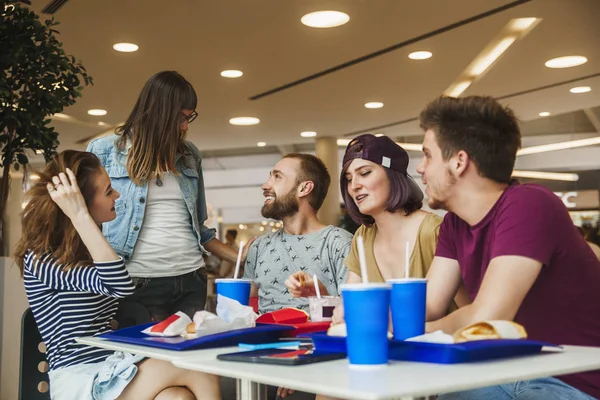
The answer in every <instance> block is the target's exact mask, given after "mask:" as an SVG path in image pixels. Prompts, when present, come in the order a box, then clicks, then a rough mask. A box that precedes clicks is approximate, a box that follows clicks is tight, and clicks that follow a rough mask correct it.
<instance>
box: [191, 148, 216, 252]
mask: <svg viewBox="0 0 600 400" xmlns="http://www.w3.org/2000/svg"><path fill="white" fill-rule="evenodd" d="M197 159H198V198H197V200H196V208H197V211H198V224H199V229H200V242H201V243H202V244H204V243H207V242H209V241H211V240H212V239H214V238H215V237H216V236H217V231H216V229H214V228H209V227H207V226H206V225H204V222H205V221H206V219H207V218H208V212H207V211H206V193H205V192H204V176H203V175H202V159H201V158H200V154H199V152H198V154H197Z"/></svg>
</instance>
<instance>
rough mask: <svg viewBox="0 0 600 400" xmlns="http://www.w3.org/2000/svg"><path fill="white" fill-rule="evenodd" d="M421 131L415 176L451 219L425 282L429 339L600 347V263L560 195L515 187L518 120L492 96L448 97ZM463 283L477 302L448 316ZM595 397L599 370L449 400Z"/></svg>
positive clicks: (599, 393)
mask: <svg viewBox="0 0 600 400" xmlns="http://www.w3.org/2000/svg"><path fill="white" fill-rule="evenodd" d="M420 122H421V127H422V128H423V130H424V131H425V138H424V141H423V153H424V158H423V160H422V162H421V163H420V164H419V166H418V167H417V171H418V172H419V173H420V174H421V175H422V180H423V183H424V184H425V185H426V187H427V189H426V191H425V193H426V194H427V195H428V197H429V206H430V207H431V208H436V209H445V210H448V211H449V213H448V214H447V215H446V217H445V218H444V222H443V223H442V225H441V228H440V234H439V242H438V246H437V250H436V256H435V258H434V260H433V263H432V265H431V269H430V270H429V273H428V275H427V278H428V280H429V281H428V290H427V320H428V321H430V322H428V323H427V331H428V332H431V331H436V330H439V329H441V330H443V331H445V332H447V333H452V332H454V331H456V330H458V329H460V328H463V327H465V326H467V325H469V324H472V323H475V322H479V321H482V320H513V321H515V322H518V323H520V324H521V325H523V326H524V327H525V329H526V330H527V332H528V335H529V338H531V339H534V340H542V341H547V342H551V343H555V344H568V345H581V346H600V262H599V261H598V259H597V258H596V257H595V255H594V253H593V251H592V250H591V249H590V247H589V246H588V245H587V244H586V243H585V241H584V240H583V239H582V238H581V235H579V234H578V232H577V231H576V229H575V227H574V226H573V222H572V221H571V218H570V217H569V214H568V212H567V210H566V208H565V206H564V205H563V204H562V202H561V200H560V199H559V198H558V197H557V196H556V195H554V194H553V193H552V192H551V191H549V190H548V189H546V188H544V187H542V186H539V185H533V184H525V185H519V184H518V183H515V182H511V175H512V169H513V167H514V162H515V158H516V153H517V149H518V148H519V147H520V144H521V134H520V131H519V127H518V123H517V120H516V118H515V116H514V114H513V113H512V111H511V110H510V109H508V108H505V107H503V106H502V105H500V104H499V103H497V102H496V101H495V100H494V99H492V98H490V97H477V96H473V97H466V98H460V99H455V98H450V97H441V98H439V99H437V100H434V101H433V102H431V103H430V104H429V105H428V106H427V107H426V108H425V110H423V112H422V113H421V116H420ZM461 281H462V282H464V285H465V287H466V289H467V291H468V293H469V295H470V298H471V301H472V303H471V304H470V305H468V306H465V307H462V308H460V309H459V310H457V311H455V312H453V313H451V314H449V315H447V316H445V317H444V315H445V311H446V310H447V309H448V306H449V305H450V302H451V301H452V298H454V296H455V294H456V292H457V290H458V288H459V285H460V283H461ZM585 393H587V394H585ZM588 395H589V396H594V397H600V371H594V372H587V373H580V374H575V375H569V376H561V377H559V378H558V379H557V378H544V379H536V380H532V381H528V382H519V383H516V384H508V385H501V386H494V387H488V388H482V389H476V390H471V391H467V392H460V393H451V394H447V395H444V396H443V398H445V399H446V398H452V399H471V398H482V399H485V398H495V399H504V398H506V399H516V398H527V399H531V398H540V399H555V398H566V399H589V398H590V397H589V396H588ZM522 396H524V397H522Z"/></svg>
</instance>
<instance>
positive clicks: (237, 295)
mask: <svg viewBox="0 0 600 400" xmlns="http://www.w3.org/2000/svg"><path fill="white" fill-rule="evenodd" d="M244 244H245V242H243V241H241V242H240V249H239V251H238V255H237V260H236V263H235V270H234V273H233V278H223V279H216V280H215V283H216V284H217V296H218V295H221V296H224V297H229V298H230V299H233V300H237V301H238V302H240V304H242V305H244V306H247V305H248V304H249V303H250V289H251V287H252V281H251V280H250V279H243V278H238V275H239V273H240V264H241V262H242V253H243V251H244Z"/></svg>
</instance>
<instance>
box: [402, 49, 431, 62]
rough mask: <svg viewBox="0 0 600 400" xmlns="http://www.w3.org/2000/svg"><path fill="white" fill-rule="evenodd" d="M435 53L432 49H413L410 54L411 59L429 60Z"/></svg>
mask: <svg viewBox="0 0 600 400" xmlns="http://www.w3.org/2000/svg"><path fill="white" fill-rule="evenodd" d="M432 55H433V53H432V52H430V51H413V52H412V53H410V54H409V55H408V58H410V59H411V60H427V59H428V58H431V56H432Z"/></svg>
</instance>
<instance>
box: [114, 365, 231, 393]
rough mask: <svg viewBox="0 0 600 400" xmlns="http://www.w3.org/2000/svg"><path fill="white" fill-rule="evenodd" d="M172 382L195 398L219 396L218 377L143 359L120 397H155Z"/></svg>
mask: <svg viewBox="0 0 600 400" xmlns="http://www.w3.org/2000/svg"><path fill="white" fill-rule="evenodd" d="M173 386H180V387H185V388H187V389H188V390H189V391H190V392H191V393H192V394H193V395H194V396H195V397H196V399H203V400H204V399H206V400H221V390H220V387H219V377H218V376H215V375H209V374H204V373H202V372H196V371H189V370H185V369H180V368H177V367H175V366H174V365H173V364H171V363H170V362H168V361H161V360H155V359H152V358H150V359H146V360H144V361H142V362H141V363H139V364H138V371H137V374H136V375H135V378H133V380H132V381H131V382H130V383H129V385H127V387H126V388H125V390H123V392H122V393H121V395H120V396H119V400H138V399H154V398H155V397H157V396H158V395H159V394H160V393H161V392H162V391H164V390H165V389H168V388H171V387H173Z"/></svg>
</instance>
